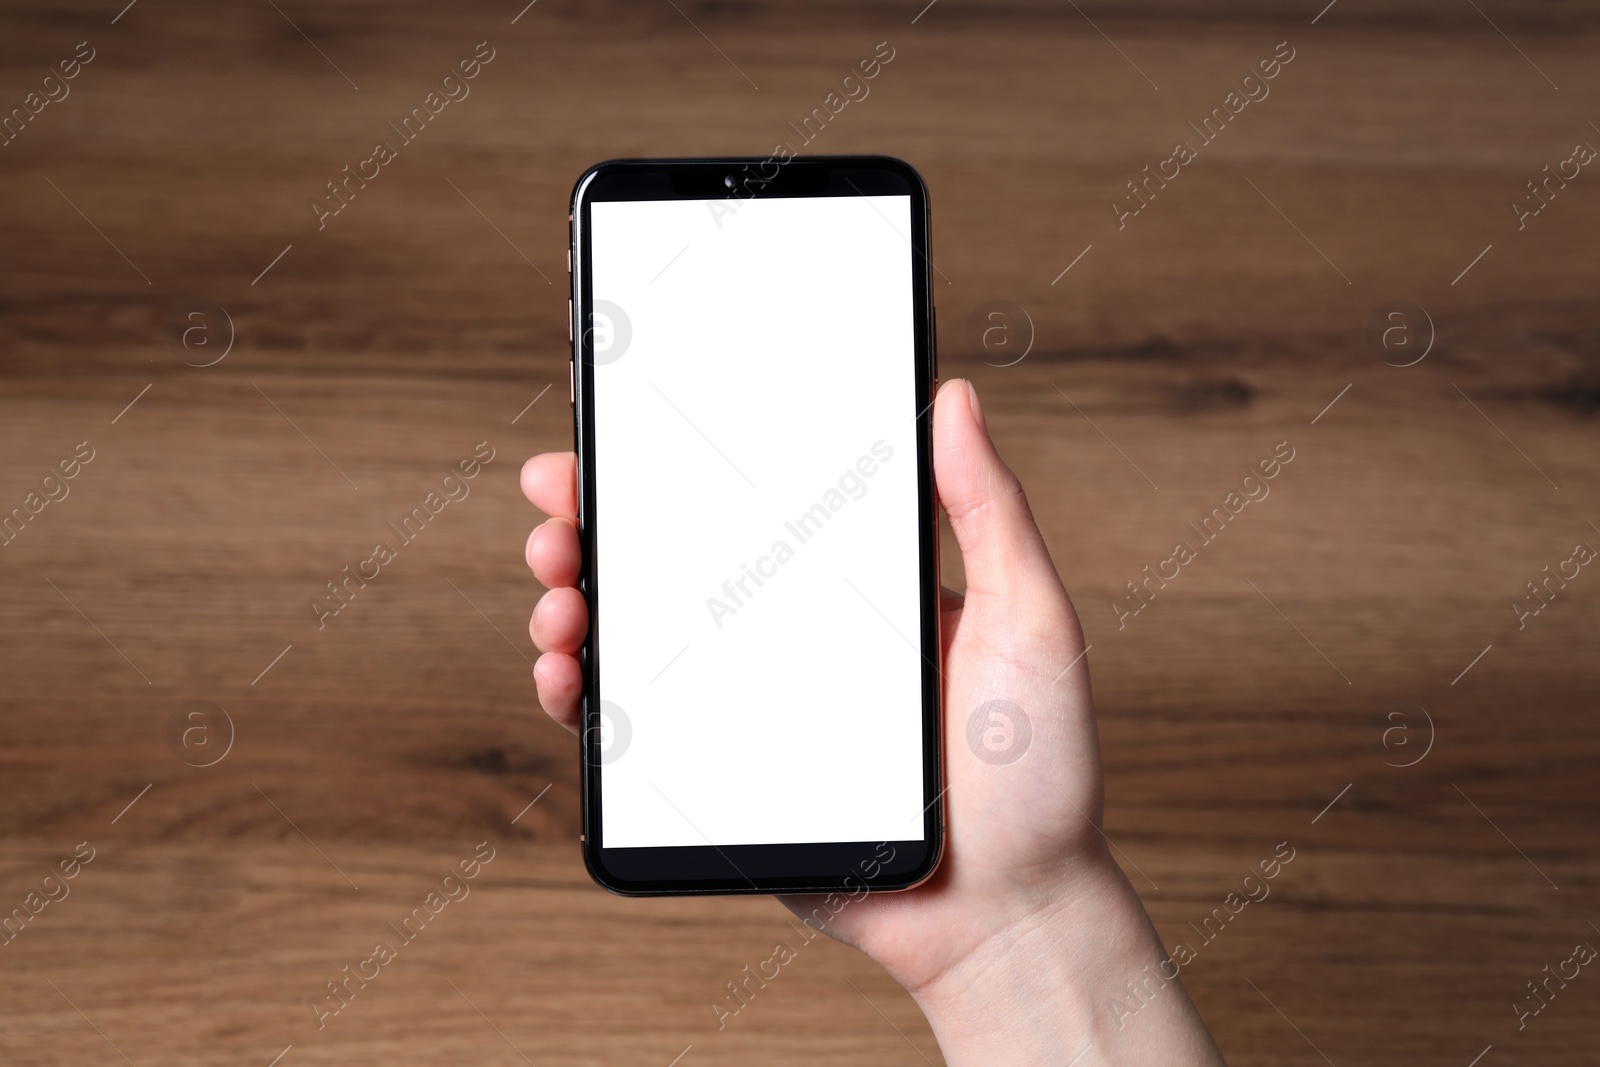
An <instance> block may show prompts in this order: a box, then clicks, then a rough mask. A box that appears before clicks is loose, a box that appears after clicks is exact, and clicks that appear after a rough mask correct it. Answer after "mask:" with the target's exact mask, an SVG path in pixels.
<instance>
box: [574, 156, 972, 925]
mask: <svg viewBox="0 0 1600 1067" xmlns="http://www.w3.org/2000/svg"><path fill="white" fill-rule="evenodd" d="M868 195H905V196H909V197H910V198H911V242H910V247H909V248H908V249H907V254H908V255H910V256H911V257H912V271H911V276H912V279H913V281H912V285H913V289H914V290H915V292H914V296H913V299H914V308H913V315H914V318H915V323H914V329H915V367H914V378H915V389H914V395H915V400H916V403H915V407H914V408H909V407H908V409H907V411H906V417H907V418H908V419H910V418H913V417H915V419H916V440H917V486H918V497H919V505H920V506H919V515H920V519H921V521H920V523H919V538H918V540H919V544H918V552H919V557H920V568H919V573H920V575H921V577H922V583H921V584H922V611H921V634H920V637H921V652H922V660H923V671H922V691H923V729H922V742H923V804H924V807H923V818H922V824H923V825H922V840H920V841H915V840H904V841H890V842H873V841H861V842H823V843H816V844H783V845H723V846H720V847H718V846H714V845H704V846H671V847H660V848H601V847H600V842H601V839H602V834H601V825H602V819H603V813H602V810H601V803H600V778H601V775H602V774H603V773H604V767H603V766H602V763H601V749H600V745H601V729H600V700H601V696H602V694H601V692H600V649H598V648H597V647H596V645H597V642H596V635H597V634H598V632H599V631H598V626H599V586H598V580H597V576H598V575H599V574H600V573H602V569H601V567H600V563H601V561H600V560H599V559H598V558H597V555H596V550H595V549H596V537H595V530H596V520H597V518H598V516H597V515H596V509H595V476H596V472H595V469H594V457H595V449H594V434H595V425H594V351H593V330H592V329H589V328H588V325H589V321H590V307H591V302H592V299H593V294H592V291H591V289H592V277H591V270H590V263H591V260H590V227H589V219H590V211H589V208H590V205H591V204H593V203H595V202H597V201H613V200H712V199H728V200H748V199H760V198H764V197H792V196H868ZM570 221H571V223H572V229H571V255H572V259H571V264H570V265H571V271H572V308H571V315H572V322H571V326H572V337H573V363H572V401H573V423H574V441H575V447H576V451H577V455H578V531H579V538H580V540H581V543H582V546H583V566H582V570H581V572H580V577H579V583H578V584H579V588H580V590H582V592H583V594H584V598H585V599H586V600H587V602H588V606H589V632H588V636H587V639H586V640H585V642H584V647H583V651H582V654H581V662H582V668H583V681H584V700H583V709H582V724H583V729H582V730H581V731H580V750H581V752H582V760H581V763H582V774H583V855H584V862H585V864H586V866H587V867H588V869H589V874H590V876H591V877H592V878H593V879H594V880H595V881H596V882H597V883H599V884H600V885H601V886H603V887H604V888H606V889H608V890H611V891H612V892H615V893H620V894H623V895H627V896H655V895H681V894H700V893H800V892H840V891H842V892H845V893H848V894H850V895H851V897H852V899H853V898H854V896H855V894H856V893H858V892H860V891H863V890H865V891H873V890H899V889H908V888H910V887H912V886H914V885H917V884H918V883H920V882H922V881H923V880H925V879H926V878H927V877H929V876H930V875H931V874H932V873H933V871H934V869H935V868H936V867H937V866H938V863H939V859H940V856H941V854H942V852H943V848H944V812H943V795H944V789H943V785H942V782H943V753H942V738H943V728H942V719H941V711H940V705H941V699H942V690H943V681H942V679H941V677H940V671H939V662H940V660H941V658H942V657H941V656H940V643H939V530H938V503H937V497H936V495H935V492H934V481H933V453H932V403H933V395H934V390H935V388H936V386H937V373H938V370H937V365H936V358H937V356H936V353H935V351H934V320H933V315H934V311H933V300H932V286H931V279H930V274H931V270H930V267H931V263H930V260H929V254H930V247H931V245H930V240H929V205H928V193H927V187H926V186H925V185H924V183H923V181H922V177H921V176H920V175H919V174H918V173H917V172H916V171H915V170H914V169H912V167H911V166H910V165H909V164H907V163H904V162H903V161H901V160H898V159H894V158H891V157H888V156H797V157H792V158H788V159H786V160H784V161H779V160H777V159H775V158H768V159H760V158H754V157H752V158H737V159H623V160H610V161H608V162H604V163H599V164H596V165H595V166H593V167H591V168H589V169H588V170H587V171H585V172H584V174H583V175H582V176H581V177H580V178H579V179H578V181H577V183H576V184H575V185H574V187H573V192H572V212H571V215H570ZM840 253H841V255H848V249H841V250H840ZM802 369H803V368H796V370H797V372H798V371H799V370H802ZM848 386H849V383H848V382H841V383H840V387H841V388H848ZM830 785H831V784H830ZM908 821H910V820H908ZM886 853H887V854H886Z"/></svg>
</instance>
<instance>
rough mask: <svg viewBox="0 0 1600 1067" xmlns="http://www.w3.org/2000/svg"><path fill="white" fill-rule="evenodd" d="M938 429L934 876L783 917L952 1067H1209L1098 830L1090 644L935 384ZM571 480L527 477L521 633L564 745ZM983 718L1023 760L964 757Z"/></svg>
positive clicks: (571, 615)
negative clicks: (940, 730) (1137, 989)
mask: <svg viewBox="0 0 1600 1067" xmlns="http://www.w3.org/2000/svg"><path fill="white" fill-rule="evenodd" d="M933 420H934V422H933V459H934V476H935V481H936V484H937V488H938V493H939V499H940V502H941V504H942V505H943V507H944V509H945V511H946V513H947V514H948V515H949V516H950V524H951V527H952V528H953V530H954V531H955V535H956V540H957V541H958V542H959V544H960V546H961V553H962V558H963V562H964V565H965V569H966V585H967V589H966V594H965V596H964V597H962V596H959V595H956V594H953V593H949V592H948V591H947V593H946V595H945V598H944V604H943V605H942V609H943V610H942V618H941V631H942V645H943V655H944V667H945V669H944V672H943V677H944V680H945V693H944V708H945V766H946V774H947V779H948V790H947V795H946V800H947V812H948V816H947V826H948V829H947V833H948V838H947V842H946V850H945V855H944V860H943V862H942V863H941V865H940V867H939V869H938V871H937V872H935V874H934V875H933V877H932V878H930V879H929V880H928V881H926V882H924V883H923V884H922V885H920V886H918V887H916V888H915V889H911V890H908V891H906V892H903V893H872V894H862V895H858V896H857V897H856V898H855V899H848V898H840V897H839V895H837V894H836V895H834V896H832V897H823V896H820V895H818V896H791V897H785V898H783V900H784V903H785V904H786V905H787V906H788V907H789V908H790V909H791V910H793V911H794V912H795V913H796V914H797V915H800V916H802V917H804V918H807V919H808V920H809V921H811V922H812V923H813V924H814V925H820V926H821V927H822V929H824V930H825V932H827V933H829V934H831V935H832V936H834V937H836V938H838V939H840V940H842V941H845V942H847V943H849V944H851V945H854V946H856V947H857V948H859V949H861V950H862V951H864V952H865V953H866V954H867V955H869V956H871V957H872V958H873V959H875V960H877V961H878V962H879V963H880V964H882V965H883V967H884V968H885V969H886V970H888V971H889V973H890V974H891V975H892V976H893V977H894V978H895V979H896V980H897V981H899V982H900V983H901V984H902V985H903V986H904V987H905V988H906V989H907V990H908V991H910V992H911V994H912V995H913V996H914V997H915V998H916V999H917V1000H918V1002H919V1003H920V1004H921V1005H922V1007H923V1010H924V1011H925V1012H926V1013H927V1014H928V1017H929V1020H930V1022H931V1023H932V1024H933V1026H934V1029H935V1032H936V1033H937V1034H938V1036H939V1039H940V1044H941V1047H942V1048H943V1049H944V1050H945V1053H946V1057H947V1060H948V1061H949V1062H951V1063H956V1062H974V1063H978V1062H982V1063H987V1064H1010V1063H1033V1062H1053V1063H1066V1062H1075V1063H1077V1064H1080V1065H1081V1067H1089V1065H1091V1064H1110V1063H1154V1062H1161V1063H1165V1064H1180V1063H1194V1064H1220V1063H1221V1062H1222V1059H1221V1056H1220V1054H1219V1053H1218V1052H1217V1051H1216V1047H1215V1045H1214V1044H1213V1043H1212V1042H1211V1039H1210V1036H1209V1034H1207V1033H1206V1030H1205V1027H1204V1024H1203V1023H1201V1021H1200V1019H1199V1016H1198V1014H1197V1013H1196V1012H1195V1011H1194V1008H1193V1006H1192V1004H1191V1003H1190V1002H1189V999H1188V996H1187V994H1185V993H1184V992H1183V990H1182V987H1181V984H1179V983H1178V982H1177V980H1176V977H1175V976H1174V978H1173V979H1172V980H1167V979H1165V977H1164V972H1162V975H1163V976H1162V977H1160V978H1157V979H1155V980H1154V984H1152V982H1151V980H1150V979H1149V978H1148V975H1149V974H1151V973H1153V972H1154V971H1155V970H1157V969H1159V968H1158V965H1159V964H1160V962H1161V961H1162V960H1164V958H1165V954H1164V953H1163V951H1162V949H1161V945H1160V942H1159V941H1158V940H1157V939H1156V935H1155V931H1154V929H1153V928H1152V927H1151V925H1150V921H1149V919H1148V918H1147V917H1146V915H1145V913H1144V909H1143V907H1142V906H1141V905H1140V904H1139V901H1138V897H1137V896H1136V895H1135V894H1134V892H1133V890H1132V887H1131V886H1129V884H1128V882H1127V879H1126V878H1124V877H1123V875H1122V872H1121V871H1120V870H1119V869H1118V868H1117V866H1116V864H1115V863H1114V862H1113V861H1112V859H1111V857H1110V855H1109V853H1108V851H1107V849H1106V842H1105V838H1104V835H1103V834H1102V833H1101V830H1100V828H1099V822H1100V816H1101V802H1102V795H1101V776H1100V759H1099V744H1098V740H1097V737H1096V733H1095V725H1094V710H1093V704H1092V699H1091V694H1090V687H1089V674H1088V663H1087V659H1086V658H1085V656H1084V642H1083V632H1082V629H1081V628H1080V626H1079V624H1078V619H1077V615H1076V613H1075V612H1074V611H1073V608H1072V604H1071V601H1070V600H1069V599H1068V596H1067V593H1066V590H1065V589H1064V588H1063V587H1062V584H1061V581H1060V578H1059V577H1058V576H1057V574H1056V571H1055V566H1054V564H1053V563H1052V562H1051V560H1050V555H1049V552H1048V550H1047V549H1046V547H1045V544H1044V539H1043V538H1042V536H1041V535H1040V533H1039V529H1038V527H1037V525H1036V524H1035V523H1034V521H1033V516H1032V513H1031V512H1030V511H1029V509H1028V504H1027V501H1026V499H1025V497H1024V496H1023V493H1022V489H1021V486H1020V484H1019V483H1018V482H1017V479H1016V476H1015V475H1014V474H1012V472H1011V471H1010V469H1009V468H1007V467H1006V465H1005V463H1004V462H1003V461H1002V460H1001V459H1000V456H999V454H998V453H997V452H996V451H995V448H994V445H993V443H992V442H991V441H990V439H989V435H988V430H987V426H986V424H985V422H984V419H983V415H982V409H981V407H980V406H979V404H978V399H977V393H976V391H975V390H973V388H972V386H971V385H970V384H969V383H967V382H965V381H960V380H955V381H950V382H946V383H945V385H944V386H943V388H941V389H940V391H939V395H938V397H937V399H936V402H935V404H934V412H933ZM576 478H577V472H576V460H575V457H574V456H573V454H572V453H547V454H545V455H540V456H535V457H533V458H532V459H530V460H529V461H528V462H527V464H526V465H525V466H524V467H523V472H522V485H523V491H524V492H525V493H526V495H527V497H528V499H529V500H530V501H532V502H533V503H534V504H535V505H536V506H538V507H539V508H541V509H542V510H544V511H545V512H546V513H548V514H549V515H550V516H551V518H550V519H549V520H548V521H547V522H545V523H544V524H543V525H541V526H539V527H538V528H537V529H535V530H534V531H533V533H532V534H531V535H530V537H529V538H528V543H527V559H528V565H529V566H530V567H531V568H532V569H533V572H534V575H535V576H536V577H537V578H538V579H539V581H541V582H542V583H544V585H545V586H547V587H548V590H549V591H548V592H546V593H545V595H544V596H543V597H541V598H540V600H539V603H538V605H537V606H536V607H535V609H534V613H533V618H532V620H531V621H530V625H529V632H530V634H531V635H532V637H533V641H534V643H535V644H536V645H537V646H538V647H539V648H540V650H541V651H542V652H543V653H544V654H543V655H542V656H540V658H539V661H538V663H537V664H536V665H535V667H534V679H535V683H536V685H537V688H538V692H539V700H540V703H541V704H543V705H544V708H545V710H546V711H547V712H548V713H549V714H550V716H551V718H553V719H555V720H556V721H557V722H560V723H561V724H562V725H564V726H566V727H567V728H568V729H569V730H573V731H574V732H576V731H577V729H578V715H579V707H580V704H581V697H582V688H583V680H582V673H581V671H580V669H579V664H578V660H577V658H576V657H577V653H578V651H579V649H580V647H581V646H582V644H583V640H584V637H585V635H586V631H587V628H588V609H587V605H586V604H585V602H584V599H583V597H582V595H581V594H580V593H579V592H578V590H577V589H576V588H575V584H576V581H577V577H578V571H579V565H580V562H581V550H580V546H579V541H578V535H577V528H576V526H575V525H574V520H575V517H576V514H577V481H576ZM995 700H1003V701H1007V702H1009V703H1010V704H1012V705H1015V706H1016V708H1017V709H1020V715H1021V717H1025V719H1026V721H1027V724H1028V727H1029V732H1030V733H1031V740H1030V742H1029V747H1028V749H1027V750H1026V751H1024V752H1022V753H1021V754H1020V755H1017V754H1016V753H1015V752H1004V751H1001V752H998V753H991V752H990V751H989V750H988V749H986V748H983V746H982V745H979V746H976V747H973V746H969V745H968V741H967V737H968V721H969V719H970V718H971V717H972V716H973V715H974V714H977V715H979V716H980V717H982V718H983V719H984V720H985V722H984V724H983V725H984V726H985V727H987V716H988V714H989V710H988V709H985V710H980V709H984V705H986V704H988V703H989V702H990V701H995ZM1008 710H1009V709H1008ZM1011 714H1012V715H1015V714H1016V713H1015V712H1011ZM1013 725H1017V724H1013ZM1020 736H1021V732H1020V731H1018V732H1016V733H1014V734H1013V739H1015V738H1017V737H1020ZM980 750H981V751H982V755H980ZM997 756H998V757H1002V758H1005V759H1007V760H1008V762H1003V763H1002V762H997V760H996V757H997ZM1012 757H1015V758H1014V759H1013V758H1012ZM841 899H842V904H843V906H842V907H841V906H840V903H841ZM1141 981H1142V982H1143V983H1144V988H1145V990H1146V991H1147V993H1148V995H1149V996H1150V1000H1149V1002H1148V1007H1149V1008H1150V1011H1149V1012H1148V1015H1147V1014H1146V1011H1145V1010H1144V1007H1143V1006H1141V1008H1140V1010H1139V1013H1138V1014H1139V1016H1140V1017H1139V1019H1138V1020H1137V1021H1136V1022H1135V1021H1132V1020H1129V1019H1128V1018H1127V1016H1126V1013H1125V1012H1124V1013H1121V1014H1120V1015H1119V1013H1117V1012H1115V1011H1113V1010H1110V1009H1109V1008H1108V1004H1109V1003H1110V999H1111V998H1112V997H1113V996H1118V995H1121V996H1123V997H1124V998H1126V997H1127V995H1128V994H1127V993H1126V990H1125V988H1124V987H1125V985H1126V984H1127V983H1129V982H1141ZM1152 990H1153V992H1151V991H1152ZM1139 1003H1140V1004H1141V1005H1144V1003H1145V1002H1144V1001H1143V1000H1141V1001H1139ZM1075 1055H1078V1056H1081V1057H1082V1058H1080V1059H1078V1060H1073V1059H1072V1057H1073V1056H1075Z"/></svg>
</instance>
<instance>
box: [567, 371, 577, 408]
mask: <svg viewBox="0 0 1600 1067" xmlns="http://www.w3.org/2000/svg"><path fill="white" fill-rule="evenodd" d="M574 369H575V368H574V367H573V365H572V364H571V363H568V364H567V407H569V408H570V407H577V405H578V386H577V383H576V381H575V378H576V375H575V374H574Z"/></svg>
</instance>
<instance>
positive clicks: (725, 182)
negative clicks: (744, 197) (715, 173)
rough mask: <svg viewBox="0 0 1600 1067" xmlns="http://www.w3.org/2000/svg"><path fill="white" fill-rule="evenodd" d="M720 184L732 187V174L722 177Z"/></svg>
mask: <svg viewBox="0 0 1600 1067" xmlns="http://www.w3.org/2000/svg"><path fill="white" fill-rule="evenodd" d="M722 184H723V185H726V186H727V187H728V188H729V189H732V188H733V175H731V174H729V175H727V176H726V177H724V178H723V179H722Z"/></svg>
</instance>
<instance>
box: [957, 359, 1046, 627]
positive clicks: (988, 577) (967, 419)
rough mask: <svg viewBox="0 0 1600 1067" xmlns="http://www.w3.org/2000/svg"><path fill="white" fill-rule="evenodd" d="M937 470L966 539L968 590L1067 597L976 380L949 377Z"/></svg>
mask: <svg viewBox="0 0 1600 1067" xmlns="http://www.w3.org/2000/svg"><path fill="white" fill-rule="evenodd" d="M933 473H934V481H935V483H936V484H937V486H938V489H939V502H940V503H941V504H942V505H943V506H944V510H945V512H946V514H948V515H949V516H950V526H951V528H952V529H954V530H955V535H956V540H957V541H958V542H959V543H960V545H961V558H962V562H963V565H964V567H965V569H966V575H967V596H968V597H969V598H970V597H973V596H978V597H987V596H995V597H1002V598H1005V599H1008V600H1019V599H1022V598H1024V597H1026V598H1030V599H1031V598H1036V597H1037V596H1038V595H1039V594H1040V593H1041V592H1043V593H1044V594H1045V595H1046V597H1059V598H1060V600H1061V601H1062V602H1065V600H1066V591H1065V589H1063V588H1062V586H1061V579H1060V577H1059V576H1058V575H1057V574H1056V569H1055V564H1053V563H1052V562H1051V561H1050V552H1049V550H1048V549H1047V548H1046V547H1045V543H1044V538H1043V537H1042V536H1041V535H1040V533H1039V527H1038V525H1037V524H1036V523H1035V522H1034V521H1033V512H1032V511H1031V510H1029V508H1028V501H1027V498H1026V497H1025V496H1024V495H1023V492H1022V483H1021V482H1019V481H1018V480H1017V476H1016V475H1015V474H1013V473H1012V472H1011V468H1010V467H1008V466H1006V464H1005V461H1004V460H1002V459H1001V458H1000V453H999V452H997V451H995V447H994V442H993V441H991V440H990V439H989V428H988V424H987V423H986V422H985V421H984V418H983V408H982V407H981V406H980V405H979V403H978V393H977V390H976V389H974V388H973V386H972V383H971V382H969V381H965V380H963V379H960V378H955V379H952V380H950V381H948V382H945V383H944V385H943V386H942V387H941V388H940V389H939V395H938V397H937V398H936V399H935V403H934V409H933Z"/></svg>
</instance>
